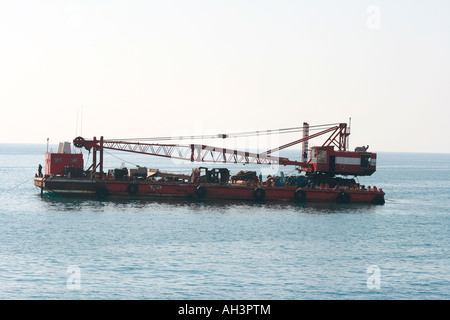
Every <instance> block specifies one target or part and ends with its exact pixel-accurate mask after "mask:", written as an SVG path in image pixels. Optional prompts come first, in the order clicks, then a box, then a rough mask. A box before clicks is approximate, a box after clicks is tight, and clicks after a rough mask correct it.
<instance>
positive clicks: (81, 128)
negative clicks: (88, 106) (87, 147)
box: [80, 105, 83, 136]
mask: <svg viewBox="0 0 450 320" xmlns="http://www.w3.org/2000/svg"><path fill="white" fill-rule="evenodd" d="M80 136H83V105H81V127H80Z"/></svg>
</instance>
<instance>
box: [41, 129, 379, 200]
mask: <svg viewBox="0 0 450 320" xmlns="http://www.w3.org/2000/svg"><path fill="white" fill-rule="evenodd" d="M324 127H325V128H324ZM300 130H301V131H302V132H303V136H302V138H301V139H298V140H295V141H293V142H290V143H288V144H284V145H282V146H279V147H277V148H274V149H271V150H267V151H266V152H262V153H254V152H247V151H239V150H233V149H226V148H220V147H213V146H208V145H203V144H186V145H182V144H166V143H163V144H161V143H152V142H148V140H150V141H154V140H171V139H175V138H176V139H177V140H183V139H186V138H191V139H195V138H198V137H162V138H153V139H146V140H147V141H145V142H141V141H140V142H136V141H130V140H128V139H113V140H107V139H104V138H103V137H100V139H97V138H96V137H94V138H93V139H92V140H86V139H84V138H82V137H77V138H75V139H74V140H73V144H74V146H75V147H77V148H85V149H87V150H89V151H90V152H92V164H91V166H90V167H89V168H88V169H87V170H84V171H83V173H82V174H81V175H80V174H78V173H75V172H78V171H77V170H78V169H75V168H80V165H81V167H82V166H83V159H82V155H81V154H64V153H57V154H47V156H46V159H48V162H47V163H46V171H45V173H46V174H45V176H44V177H36V178H35V185H37V186H38V187H40V188H41V190H47V191H50V192H53V193H58V194H63V195H74V194H92V195H97V196H99V197H106V196H113V195H116V196H153V197H155V196H156V197H197V198H215V199H256V200H295V201H307V200H311V201H337V202H344V203H347V202H372V203H377V204H379V203H384V192H383V191H382V190H381V189H377V188H376V187H373V188H371V187H369V188H367V189H366V188H365V187H364V186H360V185H359V184H357V183H356V182H355V181H354V179H349V178H346V176H348V175H351V176H355V177H356V176H367V175H371V174H373V173H374V172H375V170H376V154H375V153H371V152H367V148H368V147H359V148H356V149H355V151H348V150H347V147H348V136H349V135H350V132H349V128H348V127H347V124H345V123H339V124H335V125H326V126H325V125H323V126H309V125H308V123H303V126H302V127H298V128H287V129H280V130H269V131H265V132H261V131H258V132H255V134H258V135H260V134H274V133H283V132H297V131H300ZM312 130H319V131H318V132H316V133H314V134H311V135H310V131H312ZM249 134H250V133H239V134H219V135H214V136H208V138H220V139H225V138H231V137H236V136H239V135H241V136H242V135H247V136H248V135H249ZM324 134H329V136H328V138H327V139H326V141H325V142H324V143H323V144H322V145H321V146H315V147H312V148H311V149H309V148H308V141H309V140H310V139H313V138H316V137H319V136H321V135H324ZM202 137H204V136H202ZM300 143H301V144H302V145H303V148H302V159H301V160H300V161H296V160H290V159H288V158H285V157H278V156H276V155H274V154H277V153H278V151H280V150H283V149H286V148H288V147H291V146H294V145H296V144H300ZM105 149H108V150H120V151H124V152H133V153H139V154H146V155H152V156H158V157H166V158H176V159H182V160H187V161H191V162H194V161H195V162H203V163H206V162H209V163H224V164H226V163H241V164H257V165H281V166H296V167H297V169H298V171H299V172H304V173H305V174H304V175H301V176H298V177H289V179H284V177H283V179H280V177H268V179H267V181H261V179H260V178H256V173H255V172H250V175H249V174H248V173H242V174H241V173H239V174H241V175H239V174H238V175H235V176H233V177H232V176H231V175H230V172H229V170H228V169H225V168H224V169H212V170H208V169H207V168H199V170H198V171H195V172H194V171H193V172H192V174H191V175H189V174H186V175H180V174H170V173H162V172H159V171H152V172H150V171H147V170H146V169H145V168H137V169H136V170H134V171H131V170H130V172H128V170H126V172H125V171H123V170H122V171H121V169H114V170H109V171H108V173H106V172H104V170H103V151H104V150H105ZM308 151H309V153H310V159H309V160H308V157H307V155H308ZM56 159H59V160H61V161H60V162H57V160H56ZM59 160H58V161H59ZM68 168H72V169H68ZM74 169H75V171H71V170H74ZM142 169H143V170H142ZM68 172H70V176H68ZM202 172H203V173H202ZM74 173H75V174H74ZM338 175H341V176H344V177H338ZM249 177H250V178H249ZM68 178H70V179H68Z"/></svg>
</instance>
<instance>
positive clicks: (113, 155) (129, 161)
mask: <svg viewBox="0 0 450 320" xmlns="http://www.w3.org/2000/svg"><path fill="white" fill-rule="evenodd" d="M103 151H104V152H105V153H107V154H109V155H110V156H113V157H114V158H117V159H119V160H120V161H123V162H126V163H129V164H132V165H134V166H136V167H139V165H137V164H136V163H132V162H130V161H127V160H124V159H122V158H119V157H118V156H115V155H113V154H112V153H110V152H108V151H106V150H103Z"/></svg>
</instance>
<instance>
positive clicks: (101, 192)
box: [95, 185, 108, 199]
mask: <svg viewBox="0 0 450 320" xmlns="http://www.w3.org/2000/svg"><path fill="white" fill-rule="evenodd" d="M95 194H96V195H97V197H98V198H100V199H104V198H106V196H107V195H108V189H106V187H105V186H104V185H100V186H98V187H97V189H96V190H95Z"/></svg>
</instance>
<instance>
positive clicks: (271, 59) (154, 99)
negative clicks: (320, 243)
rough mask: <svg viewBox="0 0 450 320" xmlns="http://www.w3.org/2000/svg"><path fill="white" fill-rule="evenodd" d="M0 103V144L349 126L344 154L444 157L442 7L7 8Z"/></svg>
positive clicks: (446, 22)
mask: <svg viewBox="0 0 450 320" xmlns="http://www.w3.org/2000/svg"><path fill="white" fill-rule="evenodd" d="M0 106H1V111H2V116H1V117H0V119H1V120H0V121H1V122H0V133H1V136H0V142H32V143H46V139H47V138H50V141H51V142H53V143H57V142H59V141H64V140H67V141H71V140H72V139H73V138H74V137H75V135H76V134H78V135H80V133H81V132H82V134H83V136H85V137H87V138H92V137H93V136H94V135H96V136H97V137H99V136H100V135H103V136H105V138H131V137H153V136H166V135H179V134H201V133H220V132H235V131H245V130H263V129H277V128H285V127H295V126H301V125H302V123H303V122H304V121H306V122H309V123H310V124H311V125H315V124H324V123H335V122H347V121H348V119H349V117H351V118H352V135H351V138H350V144H351V147H352V148H354V147H355V146H357V145H367V144H368V145H370V149H369V150H372V151H413V152H447V153H448V152H450V144H449V140H450V139H449V138H450V111H449V109H450V1H448V0H443V1H437V0H434V1H433V0H428V1H411V0H409V1H402V0H390V1H364V0H355V1H351V0H348V1H344V0H342V1H336V0H330V1H325V0H322V1H300V0H296V1H294V0H292V1H288V0H285V1H281V0H278V1H264V0H258V1H256V0H255V1H249V0H239V1H238V0H236V1H233V0H223V1H214V0H209V1H206V0H205V1H187V0H179V1H172V0H167V1H160V0H159V1H133V0H128V1H94V0H89V1H20V0H19V1H18V0H15V1H7V0H2V1H0ZM81 110H83V117H82V119H83V121H82V126H81ZM296 138H298V137H293V139H296ZM319 142H320V141H319ZM319 142H318V144H319Z"/></svg>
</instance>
